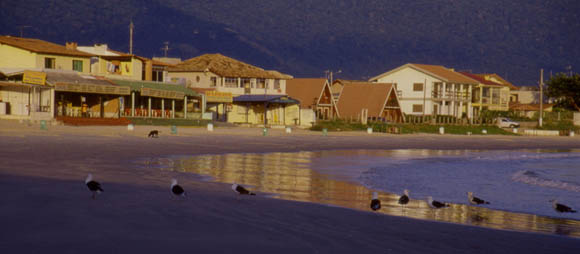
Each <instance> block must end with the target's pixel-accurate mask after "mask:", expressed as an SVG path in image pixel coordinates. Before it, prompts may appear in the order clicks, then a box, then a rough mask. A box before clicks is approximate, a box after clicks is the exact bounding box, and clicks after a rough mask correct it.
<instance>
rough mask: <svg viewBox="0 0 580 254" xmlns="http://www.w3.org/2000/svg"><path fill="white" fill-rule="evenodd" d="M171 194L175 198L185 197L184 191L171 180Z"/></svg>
mask: <svg viewBox="0 0 580 254" xmlns="http://www.w3.org/2000/svg"><path fill="white" fill-rule="evenodd" d="M171 192H172V193H173V194H174V195H175V196H182V197H185V190H184V189H183V188H182V187H181V186H179V185H178V184H177V180H176V179H171Z"/></svg>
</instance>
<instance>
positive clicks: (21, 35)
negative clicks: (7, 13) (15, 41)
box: [18, 26, 32, 38]
mask: <svg viewBox="0 0 580 254" xmlns="http://www.w3.org/2000/svg"><path fill="white" fill-rule="evenodd" d="M31 27H32V26H18V29H20V38H23V37H24V36H23V35H24V29H25V28H31Z"/></svg>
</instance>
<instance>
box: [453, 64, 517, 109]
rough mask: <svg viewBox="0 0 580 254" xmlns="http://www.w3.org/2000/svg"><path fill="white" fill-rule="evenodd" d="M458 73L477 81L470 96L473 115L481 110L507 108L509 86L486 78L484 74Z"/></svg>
mask: <svg viewBox="0 0 580 254" xmlns="http://www.w3.org/2000/svg"><path fill="white" fill-rule="evenodd" d="M459 73H461V74H463V75H465V76H467V77H469V78H471V79H473V80H475V81H477V82H478V83H477V85H475V86H474V87H473V90H472V98H471V102H472V106H473V114H474V116H475V117H478V116H479V115H480V114H481V112H482V111H485V110H494V111H508V110H509V96H510V87H509V86H507V85H504V84H502V83H499V82H498V81H494V80H492V79H490V78H487V79H486V76H485V75H484V74H473V73H469V72H459Z"/></svg>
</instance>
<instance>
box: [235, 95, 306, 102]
mask: <svg viewBox="0 0 580 254" xmlns="http://www.w3.org/2000/svg"><path fill="white" fill-rule="evenodd" d="M236 102H255V103H280V104H299V103H300V101H298V100H296V99H294V98H291V97H290V96H288V95H268V94H265V95H264V94H260V95H258V94H245V95H240V96H237V97H234V103H236Z"/></svg>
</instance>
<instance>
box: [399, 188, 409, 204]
mask: <svg viewBox="0 0 580 254" xmlns="http://www.w3.org/2000/svg"><path fill="white" fill-rule="evenodd" d="M403 192H404V193H405V194H403V196H401V197H400V198H399V204H400V205H406V204H407V203H409V190H407V189H405V190H404V191H403Z"/></svg>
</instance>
